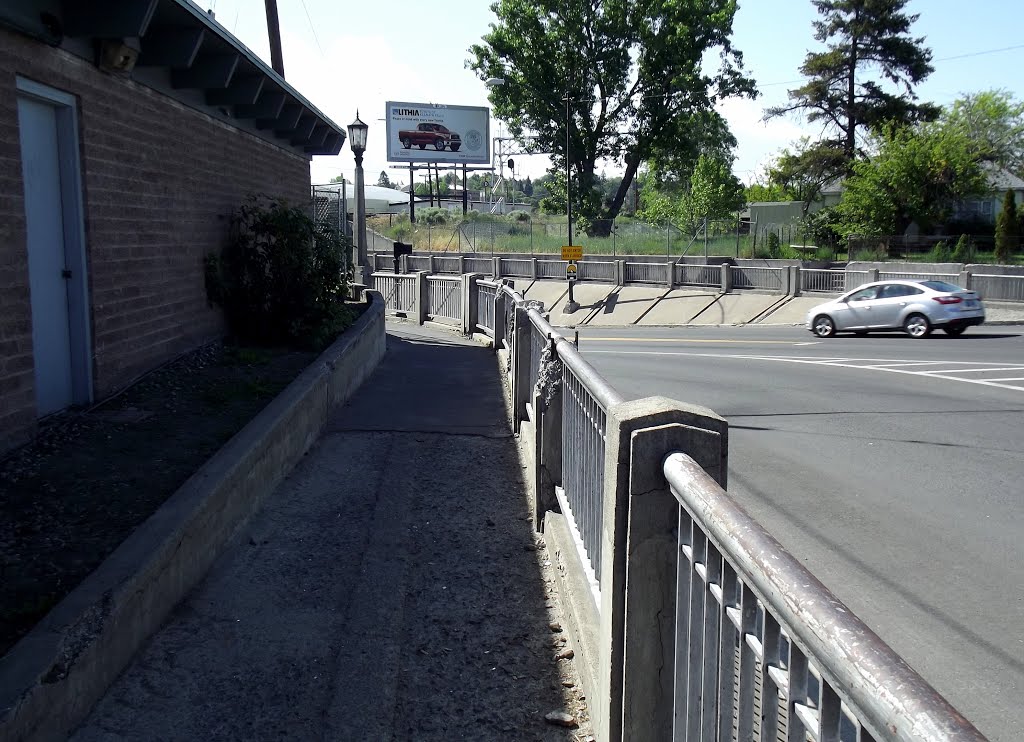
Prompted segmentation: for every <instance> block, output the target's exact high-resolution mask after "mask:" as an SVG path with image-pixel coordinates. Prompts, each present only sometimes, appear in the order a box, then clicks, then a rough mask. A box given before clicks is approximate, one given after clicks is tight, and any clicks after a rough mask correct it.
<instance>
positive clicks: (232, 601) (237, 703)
mask: <svg viewBox="0 0 1024 742" xmlns="http://www.w3.org/2000/svg"><path fill="white" fill-rule="evenodd" d="M388 332H389V335H388V351H387V354H386V356H385V358H384V360H383V361H382V363H381V365H380V366H379V367H378V369H377V370H376V371H375V372H374V374H373V375H372V376H371V377H370V379H369V381H368V382H367V383H365V384H364V385H363V386H362V387H361V388H360V390H359V391H358V392H357V393H356V395H355V396H354V397H353V398H352V399H351V400H350V401H349V403H348V404H346V405H345V406H344V407H342V408H340V409H338V410H337V411H336V412H335V414H334V415H333V417H332V419H331V421H330V423H329V425H328V427H327V429H326V430H325V432H324V433H323V435H322V436H321V437H320V439H319V440H318V441H317V443H316V444H315V445H314V447H313V448H312V450H311V451H310V453H309V454H308V455H307V456H306V457H305V459H303V461H302V462H300V464H299V465H298V466H297V467H296V468H295V470H294V471H293V472H292V473H291V475H290V476H289V477H288V478H287V479H286V480H285V481H284V482H283V483H282V484H281V486H280V487H279V488H278V489H277V490H276V491H275V493H274V494H273V495H272V496H271V497H270V498H268V501H267V505H266V506H265V507H264V508H263V510H262V511H260V512H259V513H258V514H257V515H256V516H255V517H254V518H253V519H252V520H251V521H250V523H249V524H248V525H247V526H246V527H245V528H244V529H242V531H241V532H240V533H239V534H238V536H237V537H236V538H235V540H234V541H233V542H232V543H231V544H230V545H229V547H228V548H227V549H226V550H225V552H224V553H223V554H222V556H221V557H220V559H219V560H218V561H217V563H216V564H215V566H214V567H213V569H211V571H210V572H209V574H208V575H207V577H206V579H205V580H204V581H203V582H202V583H201V584H200V585H199V586H198V587H197V588H196V589H195V590H193V592H192V593H191V594H190V595H189V596H188V597H187V598H186V599H185V600H184V601H183V602H182V603H181V604H180V605H179V607H178V608H177V609H176V610H175V612H174V613H173V614H172V615H171V617H170V618H169V619H168V620H167V622H166V623H165V625H164V626H163V628H162V629H161V630H160V631H159V632H158V633H157V634H156V635H154V636H153V637H152V638H151V639H150V641H149V642H148V644H147V645H146V646H145V647H144V649H143V650H142V651H141V652H140V653H139V654H138V655H137V656H136V658H135V660H134V661H133V663H132V664H131V665H130V666H129V667H128V668H127V669H126V670H125V672H124V673H123V674H122V675H121V677H120V678H119V679H118V680H117V681H116V683H115V684H114V685H113V686H112V687H111V688H110V690H109V691H108V692H107V694H106V696H105V697H104V698H103V699H102V700H101V701H100V702H99V703H98V704H97V705H96V707H95V708H94V709H93V712H92V714H91V716H90V717H89V718H88V719H87V721H86V722H85V723H84V724H83V725H82V727H80V728H79V730H78V731H77V732H76V733H75V735H74V736H73V737H72V739H74V740H79V741H82V742H84V741H86V740H90V741H91V740H115V739H116V740H125V739H130V740H136V739H137V740H210V741H212V740H264V739H268V740H269V739H275V740H281V739H295V740H359V741H360V742H363V741H368V740H456V739H473V740H584V739H587V737H588V736H589V733H590V730H589V722H588V720H587V715H586V710H585V701H584V700H583V699H582V698H581V693H582V691H581V690H580V688H579V685H578V678H577V677H576V675H575V671H574V668H573V666H572V661H571V660H567V659H558V655H559V654H560V653H564V649H565V640H564V638H563V634H562V632H561V631H560V628H561V627H560V626H559V625H558V621H559V620H560V619H559V612H558V603H557V596H555V595H554V594H553V592H552V586H553V584H554V580H553V578H554V575H553V573H552V567H551V565H550V563H549V562H548V559H547V551H546V547H545V545H544V543H543V541H542V540H540V539H539V537H538V536H537V535H536V534H535V533H534V530H533V524H532V523H531V522H530V521H529V510H528V507H527V502H526V499H525V494H524V490H523V484H522V470H521V465H520V460H519V458H518V455H517V450H516V442H515V439H514V438H513V437H512V435H511V433H510V430H509V428H508V425H507V423H504V422H503V421H505V420H506V413H505V406H504V399H503V391H502V388H501V385H500V380H499V374H498V368H497V361H496V356H495V355H494V353H493V352H492V351H490V350H488V349H486V348H484V347H482V346H480V345H478V344H474V343H472V342H470V341H467V340H464V339H462V338H460V337H458V336H456V335H455V334H452V333H446V332H444V331H437V330H431V329H424V328H418V327H416V326H415V325H408V324H390V323H389V330H388ZM552 712H561V713H564V714H570V715H572V716H573V717H574V718H575V719H576V720H577V723H578V726H577V727H576V728H565V727H561V726H557V725H555V724H552V723H551V722H550V721H548V720H546V719H545V716H546V715H548V714H550V713H552Z"/></svg>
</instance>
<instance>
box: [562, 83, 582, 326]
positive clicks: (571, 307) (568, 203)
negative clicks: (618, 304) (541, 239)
mask: <svg viewBox="0 0 1024 742" xmlns="http://www.w3.org/2000/svg"><path fill="white" fill-rule="evenodd" d="M571 115H572V114H571V113H570V111H569V91H568V89H567V90H566V91H565V215H566V217H567V218H568V220H569V227H568V229H569V246H570V247H571V246H572V244H573V242H572V167H571V165H570V163H569V148H570V146H571V145H570V139H569V122H570V120H571ZM574 283H576V281H575V280H574V279H572V278H570V279H569V296H568V299H567V301H566V302H565V311H566V312H568V313H570V314H571V313H572V312H575V311H576V310H577V309H579V308H580V305H579V304H577V303H576V299H575V297H573V295H572V287H573V284H574Z"/></svg>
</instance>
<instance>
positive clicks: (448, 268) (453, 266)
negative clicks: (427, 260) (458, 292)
mask: <svg viewBox="0 0 1024 742" xmlns="http://www.w3.org/2000/svg"><path fill="white" fill-rule="evenodd" d="M434 270H435V271H436V272H438V273H448V274H455V275H459V274H461V273H462V260H461V259H460V258H458V257H447V256H445V255H435V256H434Z"/></svg>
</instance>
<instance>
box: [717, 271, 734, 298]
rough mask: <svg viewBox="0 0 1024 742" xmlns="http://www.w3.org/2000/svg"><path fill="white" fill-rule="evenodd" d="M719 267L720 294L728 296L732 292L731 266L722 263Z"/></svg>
mask: <svg viewBox="0 0 1024 742" xmlns="http://www.w3.org/2000/svg"><path fill="white" fill-rule="evenodd" d="M719 267H720V268H721V271H722V293H723V294H728V293H729V292H730V291H732V270H731V269H732V266H730V265H729V264H728V263H722V265H721V266H719Z"/></svg>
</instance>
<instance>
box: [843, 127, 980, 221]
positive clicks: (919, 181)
mask: <svg viewBox="0 0 1024 742" xmlns="http://www.w3.org/2000/svg"><path fill="white" fill-rule="evenodd" d="M871 145H872V149H873V150H875V151H876V153H875V155H874V156H873V157H872V158H871V159H869V160H858V161H857V162H856V163H854V172H853V175H852V176H851V177H850V178H848V179H847V180H846V182H845V190H844V193H843V200H842V202H841V203H840V204H839V206H838V207H837V208H836V228H837V230H838V231H839V232H840V234H842V235H844V236H846V235H850V234H867V235H871V234H875V235H885V234H903V232H904V231H905V230H906V228H907V227H908V226H909V225H910V224H911V223H912V222H915V221H916V222H917V223H918V224H920V225H921V226H922V228H924V229H927V228H930V227H933V226H936V225H939V224H941V223H943V222H944V221H945V220H946V219H948V218H949V216H950V215H951V214H952V212H953V207H954V206H955V205H956V204H957V203H958V202H960V201H962V200H964V199H966V198H971V197H977V196H981V195H984V194H986V193H987V192H988V190H989V185H988V178H987V176H986V173H985V169H984V167H983V166H982V164H981V163H980V162H979V161H978V160H977V158H976V157H975V156H974V146H973V142H972V141H971V140H970V138H968V137H967V136H966V135H965V134H964V133H963V131H962V130H960V129H959V128H957V127H950V126H943V125H942V124H941V123H927V124H919V125H918V126H915V127H897V126H886V127H884V128H883V130H882V132H881V133H880V134H878V135H877V136H876V137H874V138H873V141H872V142H871Z"/></svg>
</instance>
